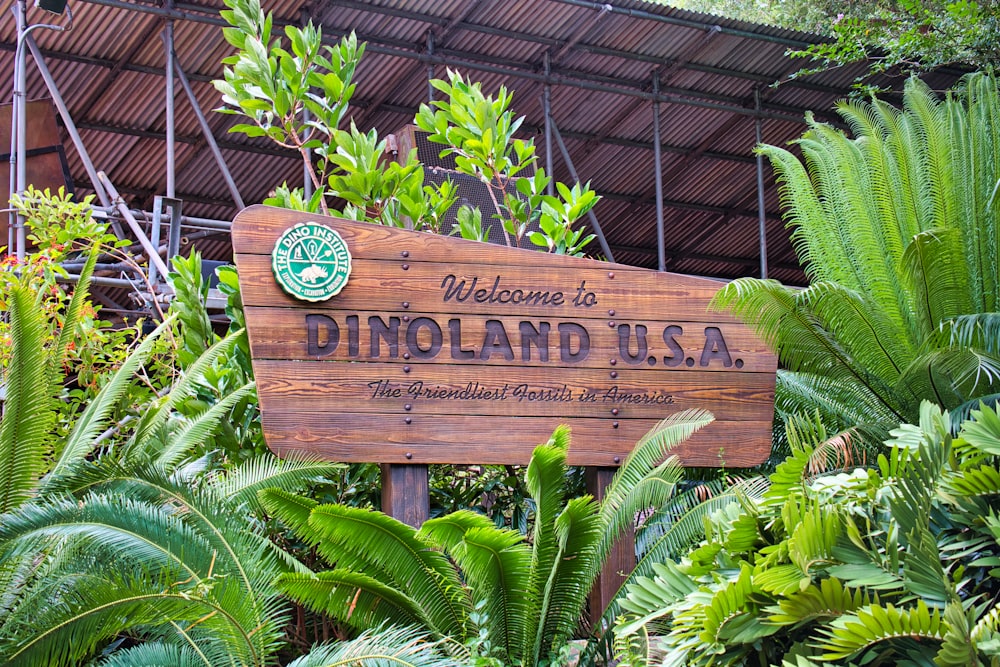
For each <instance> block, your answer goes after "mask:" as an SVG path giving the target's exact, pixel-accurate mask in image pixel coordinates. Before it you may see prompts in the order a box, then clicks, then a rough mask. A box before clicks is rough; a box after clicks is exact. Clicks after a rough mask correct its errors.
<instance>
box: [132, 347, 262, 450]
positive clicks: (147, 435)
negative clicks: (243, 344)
mask: <svg viewBox="0 0 1000 667" xmlns="http://www.w3.org/2000/svg"><path fill="white" fill-rule="evenodd" d="M243 335H244V331H243V330H242V329H240V330H237V331H233V332H231V333H230V334H228V335H227V336H226V337H225V338H223V339H222V340H220V341H219V342H217V343H216V344H215V345H213V346H212V347H210V348H209V349H208V350H206V351H205V353H204V354H202V355H201V356H200V357H198V359H197V360H196V361H195V362H194V363H192V364H191V365H190V366H189V367H188V368H187V370H186V371H185V373H184V375H183V376H181V378H180V380H178V381H177V382H175V383H174V385H173V386H172V387H171V389H170V393H169V394H167V395H166V396H164V397H163V398H162V399H161V400H160V402H159V404H158V405H156V406H154V407H151V408H150V409H148V410H147V411H146V412H145V413H143V416H142V418H141V419H140V420H139V424H138V425H137V426H136V428H135V432H134V433H133V435H132V437H131V438H130V439H129V442H128V443H127V445H126V446H125V447H124V448H123V451H122V454H121V456H122V457H123V458H124V459H126V460H131V459H133V458H135V457H139V458H144V457H151V456H154V455H156V452H155V451H153V449H154V446H155V437H154V434H155V433H156V432H157V431H158V430H159V429H161V428H162V427H163V426H164V424H165V423H166V422H167V420H168V419H169V418H170V416H171V414H172V413H173V408H174V406H176V405H177V404H178V403H179V402H180V401H182V400H184V399H186V398H187V397H188V396H189V395H190V394H191V392H193V391H194V390H195V385H196V384H197V383H198V382H200V381H201V380H202V375H203V374H204V372H205V371H206V370H207V369H209V368H211V367H212V366H213V365H214V364H215V362H216V361H217V360H218V359H219V358H220V357H222V356H223V355H225V354H228V353H229V352H230V350H232V348H233V347H234V346H235V345H236V344H237V343H238V342H239V338H240V337H241V336H243Z"/></svg>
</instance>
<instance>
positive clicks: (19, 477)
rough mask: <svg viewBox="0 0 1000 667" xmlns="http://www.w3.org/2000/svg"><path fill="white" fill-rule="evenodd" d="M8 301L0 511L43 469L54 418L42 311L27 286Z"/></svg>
mask: <svg viewBox="0 0 1000 667" xmlns="http://www.w3.org/2000/svg"><path fill="white" fill-rule="evenodd" d="M9 304H10V306H9V307H10V328H11V338H12V340H13V350H12V353H13V354H12V356H11V361H10V365H9V366H8V368H7V378H6V387H7V397H6V400H5V401H4V405H3V420H2V421H0V514H2V513H4V512H8V511H10V510H12V509H14V508H16V507H18V506H19V505H21V504H22V503H23V502H25V501H26V500H28V499H29V498H31V496H32V494H33V493H34V490H35V487H36V485H37V484H38V479H39V478H40V477H41V475H42V473H43V472H44V471H45V455H46V454H47V452H48V447H47V444H48V443H47V438H48V436H49V431H50V430H51V428H52V425H53V423H54V421H55V411H54V409H53V406H52V401H53V391H52V386H51V385H50V383H49V382H48V376H47V374H46V370H45V369H46V362H45V351H44V349H43V347H42V341H43V337H44V335H45V330H44V325H43V322H42V316H41V312H40V311H39V309H38V308H36V307H35V299H34V295H33V294H32V292H31V291H30V290H29V289H27V288H26V287H21V286H17V287H14V289H13V290H12V291H11V294H10V298H9Z"/></svg>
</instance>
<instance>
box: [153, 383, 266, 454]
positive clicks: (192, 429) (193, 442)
mask: <svg viewBox="0 0 1000 667" xmlns="http://www.w3.org/2000/svg"><path fill="white" fill-rule="evenodd" d="M256 388H257V385H256V383H255V382H253V381H250V382H248V383H246V384H245V385H243V386H242V387H237V388H236V389H234V390H233V391H231V392H229V393H228V394H226V395H225V396H223V397H222V398H221V399H220V400H219V401H218V402H217V403H215V404H214V405H213V406H212V407H211V408H209V409H208V410H206V411H205V412H203V413H202V414H200V415H198V416H197V417H196V418H195V419H192V420H190V421H189V422H188V423H186V424H184V426H182V427H181V428H180V429H179V430H178V431H177V432H176V433H175V434H174V435H173V437H172V438H171V439H170V442H168V443H166V446H165V447H164V448H163V449H162V450H161V451H160V453H159V455H158V456H157V458H156V465H158V466H160V467H162V468H164V469H170V468H172V467H173V466H175V465H177V463H178V462H180V460H181V459H183V458H184V457H185V456H188V455H189V454H190V453H191V451H192V450H193V449H195V448H196V447H199V446H201V445H203V444H204V443H205V442H206V441H207V440H208V439H209V438H211V437H212V436H213V435H214V434H215V432H216V430H217V429H218V428H219V427H220V426H221V425H222V422H223V421H225V419H226V418H227V417H228V415H229V412H230V411H231V410H232V409H233V406H235V405H236V404H237V403H239V402H240V401H242V400H243V399H244V398H246V397H247V396H249V395H251V394H253V392H254V391H255V390H256Z"/></svg>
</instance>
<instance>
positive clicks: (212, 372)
mask: <svg viewBox="0 0 1000 667" xmlns="http://www.w3.org/2000/svg"><path fill="white" fill-rule="evenodd" d="M96 258H97V250H93V251H91V252H90V253H89V254H88V255H87V260H86V263H85V265H84V267H83V270H82V272H81V273H82V276H81V280H80V282H79V284H78V285H77V287H76V289H75V290H74V291H73V294H72V297H71V298H70V299H69V303H68V305H67V307H66V309H65V312H64V313H61V315H60V317H59V318H58V321H59V322H60V323H61V326H60V327H59V328H57V329H56V330H55V332H54V333H50V328H49V325H48V324H47V322H46V315H45V313H44V312H43V311H42V310H41V309H39V308H38V304H39V302H40V300H41V299H43V298H45V295H46V294H48V293H49V292H50V286H51V285H52V284H53V281H54V277H55V275H56V272H55V271H53V272H50V273H47V274H42V275H41V276H39V275H38V274H35V273H33V272H28V271H25V272H23V273H21V274H20V275H19V276H18V279H17V280H15V281H13V282H9V283H8V292H7V295H8V296H7V299H8V301H7V303H8V304H9V317H10V336H11V341H12V346H13V354H12V355H11V358H10V363H9V365H8V368H7V374H6V378H5V380H6V400H5V402H4V413H3V418H2V420H0V600H2V604H0V658H2V659H3V660H4V661H5V662H10V663H12V664H24V665H76V664H81V663H82V662H84V661H86V660H91V659H92V660H95V661H96V662H97V663H100V664H109V665H123V664H154V663H155V664H170V665H174V664H176V665H196V664H200V665H222V664H232V665H258V664H268V663H270V662H271V661H272V660H273V656H274V653H275V650H276V649H277V648H278V647H279V646H280V645H281V644H282V641H283V637H282V630H283V622H284V614H285V609H286V604H285V603H283V602H282V601H281V600H280V598H279V595H278V592H277V590H276V589H274V587H273V580H274V578H275V577H276V576H277V575H278V574H279V573H280V572H284V571H288V570H303V569H304V567H303V566H301V565H300V564H298V563H297V561H295V559H293V558H291V557H289V556H288V555H286V554H284V553H283V552H280V551H278V550H277V549H275V547H274V546H273V545H272V544H271V542H270V541H269V540H268V539H266V535H265V534H264V532H263V528H262V527H263V524H262V523H261V522H260V521H259V520H257V519H255V518H254V511H255V509H256V507H257V505H256V492H257V491H258V490H259V489H261V488H263V487H277V488H288V489H296V490H301V489H303V488H305V486H306V484H307V482H309V481H310V480H312V479H314V478H316V477H322V476H324V475H327V474H329V473H330V472H331V470H332V469H333V468H334V467H335V466H332V465H331V464H327V463H317V462H310V461H285V462H279V461H277V460H276V459H274V458H273V457H271V456H270V455H267V456H256V457H252V458H248V459H247V460H246V461H242V462H240V461H239V460H237V461H230V460H227V457H226V453H225V451H224V448H222V449H220V448H219V447H218V446H211V445H210V443H211V442H213V438H215V437H216V436H218V435H220V433H221V431H223V430H224V428H223V425H226V427H227V428H229V429H230V430H231V431H232V433H233V435H234V437H236V438H237V439H238V440H239V442H238V443H237V444H236V449H243V445H247V444H249V445H251V451H252V445H253V438H254V435H253V431H252V430H247V431H242V430H240V429H239V428H234V427H233V426H232V419H231V418H232V417H233V416H234V415H240V414H242V412H241V410H244V409H245V408H239V406H240V405H244V406H245V405H246V403H247V402H248V401H249V400H250V399H251V398H252V396H253V388H254V385H253V383H252V381H246V379H245V378H243V377H242V376H241V374H240V373H239V372H237V371H236V370H234V364H233V363H232V362H233V360H234V359H236V358H237V355H236V352H235V351H236V350H238V349H239V347H240V344H241V343H243V344H244V345H245V342H243V341H242V340H241V339H242V338H243V334H242V332H241V331H240V330H235V331H233V332H231V333H230V334H229V335H228V336H226V337H225V338H223V339H221V340H218V337H217V336H215V334H211V330H210V329H209V330H208V331H207V332H206V331H202V332H201V335H200V342H198V343H197V344H196V343H194V342H193V341H194V340H195V339H196V338H198V336H194V335H193V334H191V332H190V331H188V330H187V326H186V325H183V326H181V327H180V329H179V330H176V329H175V328H174V326H175V320H176V319H178V316H177V315H175V316H173V317H170V318H168V319H167V320H166V321H165V322H163V323H162V324H161V325H160V326H159V327H158V328H157V329H156V330H155V331H154V332H153V333H152V334H151V335H149V336H147V337H145V338H144V339H142V340H141V342H140V343H139V344H138V346H137V347H136V348H135V350H134V351H133V352H132V353H131V354H129V355H128V356H127V358H125V359H124V360H123V361H122V363H121V365H120V366H119V367H118V368H117V370H115V371H114V373H112V374H110V375H109V376H106V377H104V378H103V379H102V380H101V381H100V389H99V390H98V391H97V392H96V393H95V395H94V396H93V398H92V400H90V401H89V402H87V403H86V404H85V405H83V406H81V408H80V409H79V411H78V412H76V413H73V414H71V415H69V416H68V417H67V420H68V421H69V427H68V429H67V432H66V433H63V431H62V429H60V428H58V420H57V415H58V414H60V410H63V409H64V408H62V407H60V406H61V404H62V403H63V400H62V397H63V395H64V392H65V386H64V382H66V381H67V376H66V361H67V358H68V353H67V351H68V350H69V348H70V346H71V344H72V343H73V342H74V341H75V340H77V338H76V336H77V334H78V333H79V327H78V326H77V324H78V322H79V321H80V318H81V317H82V316H83V315H82V313H83V312H84V308H83V306H84V304H85V303H86V296H87V289H88V283H89V276H90V274H91V272H92V269H93V266H94V263H95V261H96ZM187 261H188V262H191V263H194V260H187ZM181 266H183V263H181ZM177 282H178V284H179V283H182V282H183V280H178V281H177ZM182 291H183V290H182ZM196 312H197V307H194V306H189V307H188V312H186V313H184V314H182V315H181V316H180V318H179V319H181V320H185V319H187V320H189V321H190V320H192V318H193V313H196ZM209 334H211V335H209ZM170 337H174V340H175V341H177V340H186V341H187V342H186V343H185V345H187V351H188V353H189V354H188V355H187V356H185V355H182V354H178V355H177V357H176V358H177V360H178V361H177V365H176V366H173V365H172V364H168V363H167V362H166V361H165V360H163V359H161V360H160V361H158V362H156V363H153V362H152V356H153V355H154V354H159V353H162V352H163V350H164V349H167V350H169V349H172V346H171V345H167V346H166V347H164V346H163V340H164V339H167V338H170ZM168 366H169V368H171V369H172V370H171V371H169V372H168V371H167V370H165V369H167V368H168ZM155 369H159V370H160V372H162V376H161V377H160V379H159V380H158V381H157V382H150V380H149V377H148V376H147V375H146V374H147V373H149V372H151V371H153V370H155ZM72 379H73V378H72V376H70V378H69V380H72ZM237 380H240V381H237ZM137 385H139V386H142V387H143V389H142V390H139V391H136V389H135V388H136V386H137ZM159 386H164V387H165V389H164V390H162V392H158V393H159V395H157V393H152V394H151V391H150V387H153V388H157V387H159ZM151 395H152V400H150V396H151ZM215 442H217V444H218V441H215Z"/></svg>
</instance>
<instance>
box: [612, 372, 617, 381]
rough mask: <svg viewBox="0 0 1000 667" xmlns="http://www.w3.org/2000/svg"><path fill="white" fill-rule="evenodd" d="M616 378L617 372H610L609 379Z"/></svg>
mask: <svg viewBox="0 0 1000 667" xmlns="http://www.w3.org/2000/svg"><path fill="white" fill-rule="evenodd" d="M616 377H618V371H611V379H612V380H613V379H615V378H616Z"/></svg>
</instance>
